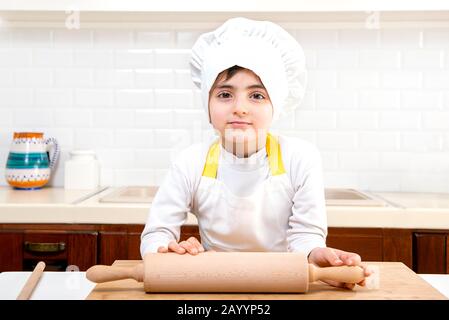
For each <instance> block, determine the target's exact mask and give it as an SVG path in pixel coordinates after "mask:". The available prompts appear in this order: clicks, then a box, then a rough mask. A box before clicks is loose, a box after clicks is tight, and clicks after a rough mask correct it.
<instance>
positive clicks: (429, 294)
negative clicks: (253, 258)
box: [87, 260, 449, 300]
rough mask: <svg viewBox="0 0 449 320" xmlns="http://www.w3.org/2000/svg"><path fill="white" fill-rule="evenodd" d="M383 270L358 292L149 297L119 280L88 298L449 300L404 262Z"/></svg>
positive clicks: (321, 289)
mask: <svg viewBox="0 0 449 320" xmlns="http://www.w3.org/2000/svg"><path fill="white" fill-rule="evenodd" d="M140 262H141V261H139V260H117V261H115V262H114V264H113V265H114V266H117V267H133V266H135V265H136V264H137V263H140ZM369 264H370V265H373V266H377V267H378V268H379V274H380V281H379V288H377V289H368V288H366V287H361V286H356V287H355V288H354V290H351V291H350V290H345V289H340V288H335V287H331V286H329V285H327V284H325V283H322V282H314V283H311V284H310V286H309V291H308V292H307V293H306V294H303V293H300V294H293V293H289V294H273V293H269V294H257V293H256V294H251V293H145V292H144V290H143V284H142V283H139V282H136V281H135V280H133V279H125V280H118V281H112V282H105V283H100V284H97V285H96V287H95V288H94V290H93V291H92V292H91V293H90V294H89V296H88V297H87V299H88V300H109V299H113V300H116V299H119V300H122V299H131V300H143V299H144V300H152V299H158V300H159V299H181V298H182V299H188V300H195V299H202V300H204V299H214V300H216V299H218V300H222V299H223V300H227V299H232V300H234V299H236V300H238V299H244V300H258V299H264V300H277V299H282V300H286V299H288V300H291V299H292V300H310V299H313V300H326V299H332V300H381V299H389V300H390V299H393V300H401V299H409V300H418V299H425V300H440V299H447V297H445V296H444V295H443V294H441V293H440V292H439V291H438V290H437V289H435V288H434V287H433V286H431V285H430V284H429V283H427V282H426V281H424V280H423V278H422V277H419V276H418V275H417V274H416V273H414V272H413V271H412V270H410V269H409V268H407V267H406V266H405V265H404V264H403V263H400V262H369ZM448 277H449V276H448Z"/></svg>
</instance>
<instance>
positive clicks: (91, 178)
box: [64, 150, 100, 189]
mask: <svg viewBox="0 0 449 320" xmlns="http://www.w3.org/2000/svg"><path fill="white" fill-rule="evenodd" d="M99 184H100V163H99V162H98V160H97V158H96V155H95V152H94V151H93V150H74V151H71V152H70V160H67V161H66V162H65V174H64V188H65V189H95V188H98V186H99Z"/></svg>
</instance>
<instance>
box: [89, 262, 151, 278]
mask: <svg viewBox="0 0 449 320" xmlns="http://www.w3.org/2000/svg"><path fill="white" fill-rule="evenodd" d="M86 278H87V279H89V280H90V281H92V282H95V283H103V282H108V281H115V280H123V279H134V280H136V281H137V282H143V263H139V264H137V265H136V266H135V267H133V268H126V267H114V266H105V265H96V266H93V267H90V268H89V269H88V270H87V271H86Z"/></svg>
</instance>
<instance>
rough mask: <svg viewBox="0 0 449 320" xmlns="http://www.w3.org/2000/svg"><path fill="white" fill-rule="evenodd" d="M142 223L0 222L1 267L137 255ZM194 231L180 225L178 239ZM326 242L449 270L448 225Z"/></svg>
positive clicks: (369, 256)
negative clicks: (440, 228) (444, 228)
mask: <svg viewBox="0 0 449 320" xmlns="http://www.w3.org/2000/svg"><path fill="white" fill-rule="evenodd" d="M143 228H144V225H103V224H101V225H100V224H98V225H82V224H0V243H1V246H0V272H2V271H19V270H32V268H34V265H35V264H36V263H37V262H38V261H40V260H43V261H45V262H46V264H47V267H46V270H48V271H50V270H65V269H66V268H67V267H69V266H72V267H73V268H77V267H78V268H79V270H82V271H84V270H87V269H88V268H89V267H90V266H92V265H95V264H106V265H110V264H112V263H113V262H114V261H115V260H128V259H129V260H140V259H141V256H140V235H141V233H142V230H143ZM192 236H193V237H196V238H197V239H198V240H200V241H201V239H200V236H199V232H198V227H197V226H183V227H182V228H181V240H186V239H188V238H189V237H192ZM327 245H328V246H329V247H334V248H338V249H341V250H345V251H351V252H356V253H358V254H360V256H361V257H362V259H363V260H364V261H400V262H403V263H404V264H405V265H407V266H408V267H409V268H412V269H413V270H414V271H415V272H417V273H449V231H447V230H436V231H435V230H413V229H385V228H331V227H330V228H329V229H328V237H327Z"/></svg>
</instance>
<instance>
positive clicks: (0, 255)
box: [0, 230, 23, 272]
mask: <svg viewBox="0 0 449 320" xmlns="http://www.w3.org/2000/svg"><path fill="white" fill-rule="evenodd" d="M22 243H23V236H22V231H12V230H11V231H10V230H0V244H1V245H0V272H3V271H21V270H22V268H23V266H22V260H23V256H22Z"/></svg>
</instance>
